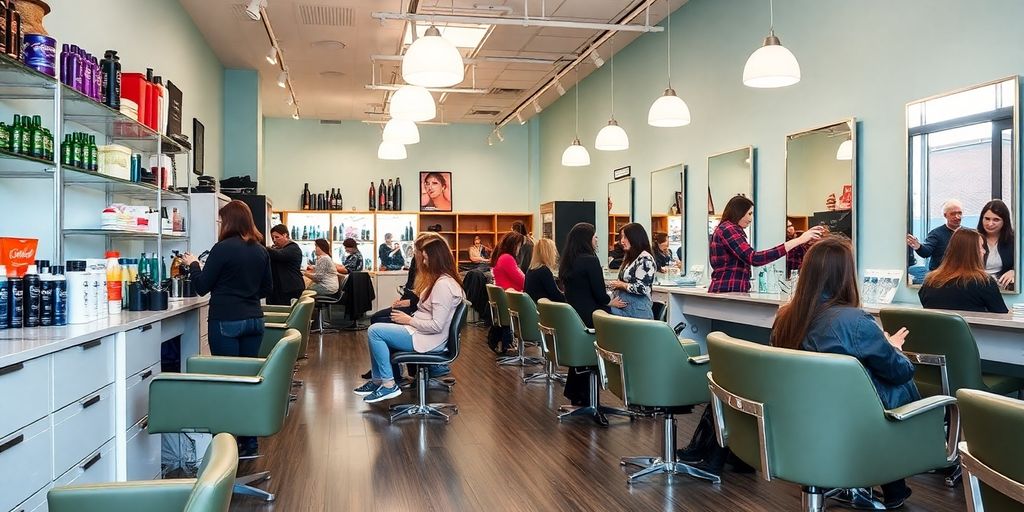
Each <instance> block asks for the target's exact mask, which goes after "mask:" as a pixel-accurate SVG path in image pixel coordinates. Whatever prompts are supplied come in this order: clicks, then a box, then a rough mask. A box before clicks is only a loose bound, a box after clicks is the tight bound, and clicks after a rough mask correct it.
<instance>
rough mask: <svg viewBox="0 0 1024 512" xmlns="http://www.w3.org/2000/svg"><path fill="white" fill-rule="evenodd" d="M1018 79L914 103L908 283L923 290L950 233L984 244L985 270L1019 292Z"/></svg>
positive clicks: (909, 107)
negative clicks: (970, 235)
mask: <svg viewBox="0 0 1024 512" xmlns="http://www.w3.org/2000/svg"><path fill="white" fill-rule="evenodd" d="M1019 87H1020V85H1019V79H1018V77H1016V76H1014V77H1010V78H1005V79H1002V80H996V81H993V82H988V83H984V84H980V85H976V86H973V87H969V88H966V89H962V90H958V91H954V92H950V93H947V94H942V95H939V96H934V97H931V98H926V99H923V100H919V101H914V102H911V103H908V104H907V167H908V173H907V174H908V176H909V180H908V184H909V186H908V192H909V193H908V212H907V213H908V216H907V217H908V224H907V236H906V242H907V282H908V284H909V285H911V286H918V285H920V284H921V283H923V282H924V279H925V276H926V275H927V273H928V272H930V271H932V270H935V269H936V268H938V267H939V265H940V264H941V262H942V258H943V256H944V255H945V250H946V243H947V241H948V240H949V237H950V236H951V233H952V232H953V231H955V230H956V229H958V228H960V227H965V228H973V229H977V230H978V231H979V232H981V234H982V236H983V238H984V239H985V250H984V254H985V256H984V259H985V261H984V264H985V270H986V271H987V272H988V273H989V274H991V275H993V276H994V277H995V278H996V279H997V280H998V281H999V283H1000V286H1001V288H1002V289H1003V291H1004V293H1020V285H1019V279H1017V278H1016V268H1017V266H1018V265H1019V263H1020V261H1019V260H1020V256H1019V254H1018V252H1019V251H1018V250H1017V248H1018V247H1020V241H1019V239H1018V237H1017V231H1016V230H1017V229H1019V223H1020V215H1019V214H1018V211H1017V210H1018V208H1017V205H1018V200H1019V199H1018V194H1019V184H1018V182H1017V152H1018V134H1017V130H1016V127H1017V125H1018V123H1019V121H1018V118H1019V108H1018V104H1019V99H1018V96H1019V90H1020V89H1019Z"/></svg>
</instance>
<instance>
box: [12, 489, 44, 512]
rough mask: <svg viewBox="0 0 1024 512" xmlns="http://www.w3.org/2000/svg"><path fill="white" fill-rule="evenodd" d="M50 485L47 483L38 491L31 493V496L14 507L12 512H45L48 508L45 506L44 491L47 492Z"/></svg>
mask: <svg viewBox="0 0 1024 512" xmlns="http://www.w3.org/2000/svg"><path fill="white" fill-rule="evenodd" d="M49 490H50V485H49V484H47V485H46V487H43V488H42V489H40V490H39V492H37V493H35V494H33V495H32V497H31V498H29V499H27V500H25V501H23V502H21V504H20V505H18V506H16V507H14V509H13V510H14V512H46V511H47V510H49V509H48V508H47V506H46V493H47V492H49Z"/></svg>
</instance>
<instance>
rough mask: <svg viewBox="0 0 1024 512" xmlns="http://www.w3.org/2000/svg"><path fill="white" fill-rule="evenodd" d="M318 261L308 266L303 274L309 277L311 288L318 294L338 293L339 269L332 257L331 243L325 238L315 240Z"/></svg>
mask: <svg viewBox="0 0 1024 512" xmlns="http://www.w3.org/2000/svg"><path fill="white" fill-rule="evenodd" d="M313 244H314V246H315V248H314V249H313V251H314V252H315V253H316V263H315V264H313V265H309V266H307V267H306V271H305V272H303V274H302V275H304V276H306V278H307V279H309V286H307V288H309V289H310V290H313V291H315V292H316V294H317V295H334V294H335V293H338V286H339V283H338V269H337V266H336V265H335V264H334V261H333V260H332V259H331V244H330V243H328V242H327V240H325V239H323V238H317V239H316V240H314V241H313Z"/></svg>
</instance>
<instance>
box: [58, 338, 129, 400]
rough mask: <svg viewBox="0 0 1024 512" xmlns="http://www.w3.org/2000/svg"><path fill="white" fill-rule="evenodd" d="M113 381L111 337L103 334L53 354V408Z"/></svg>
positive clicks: (112, 346)
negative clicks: (96, 338)
mask: <svg viewBox="0 0 1024 512" xmlns="http://www.w3.org/2000/svg"><path fill="white" fill-rule="evenodd" d="M111 382H114V337H113V336H107V337H104V338H100V339H98V340H92V341H89V342H86V343H83V344H81V345H78V346H77V347H71V348H67V349H64V350H61V351H60V352H57V353H56V354H54V355H53V409H54V410H57V409H60V408H61V407H64V406H65V405H68V404H70V403H71V402H73V401H75V400H78V399H79V398H81V397H83V396H85V395H86V394H88V393H91V392H93V391H96V390H97V389H100V388H102V387H103V386H106V385H107V384H110V383H111Z"/></svg>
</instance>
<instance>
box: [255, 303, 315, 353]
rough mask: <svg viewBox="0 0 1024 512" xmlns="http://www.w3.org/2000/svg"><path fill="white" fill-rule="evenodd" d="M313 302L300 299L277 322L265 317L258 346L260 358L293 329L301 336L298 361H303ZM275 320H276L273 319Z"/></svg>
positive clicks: (307, 343) (311, 318)
mask: <svg viewBox="0 0 1024 512" xmlns="http://www.w3.org/2000/svg"><path fill="white" fill-rule="evenodd" d="M313 309H315V308H314V301H313V298H312V297H302V298H300V299H299V301H298V302H296V303H295V304H294V305H293V306H292V309H291V312H290V313H289V314H288V316H286V317H285V318H281V319H279V320H280V321H279V322H275V321H271V318H270V317H267V318H266V320H265V323H264V326H263V343H261V344H260V352H259V356H260V357H267V355H268V354H270V351H271V350H273V349H274V345H276V344H277V342H278V341H280V340H281V338H283V337H284V336H285V333H286V332H287V331H288V330H289V329H295V330H296V331H299V333H301V334H302V343H301V344H300V345H299V359H305V357H306V349H307V347H308V346H309V330H310V322H312V320H313ZM275 320H277V318H275Z"/></svg>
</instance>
